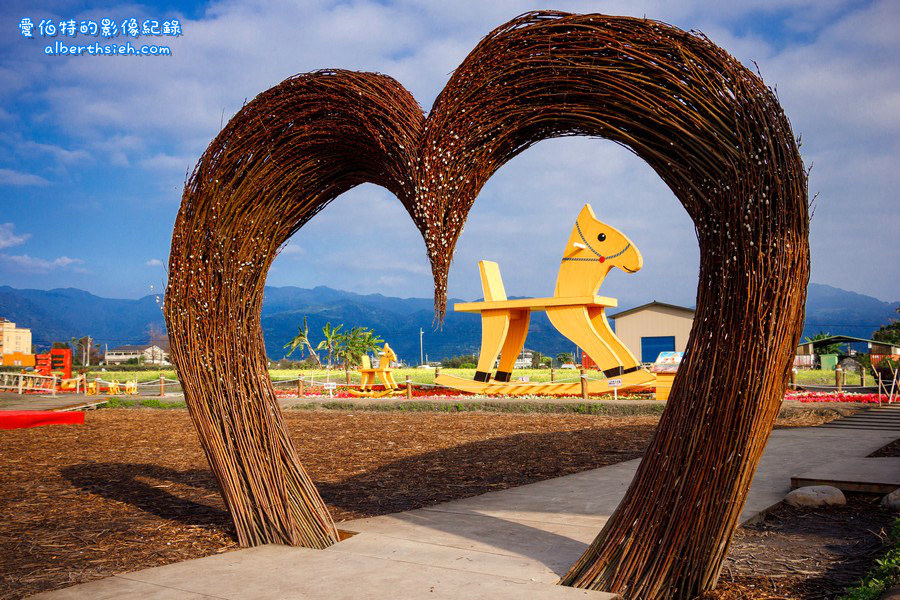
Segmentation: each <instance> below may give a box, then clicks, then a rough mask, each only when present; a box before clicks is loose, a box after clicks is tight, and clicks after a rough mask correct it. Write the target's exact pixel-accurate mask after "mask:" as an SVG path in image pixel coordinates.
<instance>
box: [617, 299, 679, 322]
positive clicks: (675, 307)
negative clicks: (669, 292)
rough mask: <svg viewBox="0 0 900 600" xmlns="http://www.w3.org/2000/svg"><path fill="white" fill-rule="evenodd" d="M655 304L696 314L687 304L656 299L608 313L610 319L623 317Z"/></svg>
mask: <svg viewBox="0 0 900 600" xmlns="http://www.w3.org/2000/svg"><path fill="white" fill-rule="evenodd" d="M653 306H662V307H663V308H674V309H675V310H683V311H685V312H689V313H691V314H692V315H693V314H694V312H695V311H694V309H693V308H688V307H686V306H679V305H677V304H668V303H666V302H657V301H656V300H654V301H653V302H648V303H647V304H641V305H640V306H635V307H634V308H629V309H628V310H623V311H621V312H617V313H615V314H612V315H607V316H608V317H609V318H610V319H615V318H616V317H622V316H624V315H630V314H631V313H634V312H638V311H641V310H644V309H647V308H650V307H653Z"/></svg>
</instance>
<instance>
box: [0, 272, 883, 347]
mask: <svg viewBox="0 0 900 600" xmlns="http://www.w3.org/2000/svg"><path fill="white" fill-rule="evenodd" d="M458 301H459V300H453V299H451V300H450V302H449V305H450V306H451V309H452V304H453V302H458ZM897 304H898V303H897V302H894V303H891V302H882V301H881V300H878V299H876V298H872V297H871V296H865V295H863V294H857V293H855V292H848V291H846V290H842V289H839V288H835V287H832V286H828V285H821V284H810V286H809V296H808V298H807V315H806V316H807V320H806V326H805V328H804V332H803V334H804V335H805V336H808V335H813V334H815V333H818V332H820V331H827V332H829V333H832V334H844V335H853V336H857V337H869V336H871V334H872V332H873V331H874V330H875V329H877V328H878V327H880V326H881V325H883V324H885V323H888V322H889V321H890V319H891V318H894V317H896V316H897V315H896V313H895V312H894V309H895V307H896V306H897ZM627 308H630V307H629V306H622V307H621V309H627ZM621 309H620V310H621ZM0 316H2V317H6V318H7V319H9V320H11V321H15V322H16V323H18V324H19V325H21V326H23V327H30V328H31V330H32V335H33V339H34V343H35V344H37V345H39V346H41V347H48V346H49V345H50V344H51V343H52V342H53V341H59V340H68V339H70V338H72V337H76V336H82V335H91V336H92V337H94V338H95V339H96V340H97V341H98V342H99V343H100V344H105V343H108V344H109V345H110V347H113V346H118V345H122V344H137V343H144V342H146V341H147V339H148V331H149V328H150V327H151V326H156V327H163V326H164V320H163V315H162V312H161V311H160V309H159V306H158V304H157V299H156V297H155V296H145V297H143V298H139V299H137V300H122V299H111V298H101V297H99V296H94V295H93V294H90V293H88V292H85V291H83V290H79V289H74V288H66V289H54V290H19V289H14V288H11V287H9V286H0ZM304 316H306V317H307V318H308V322H309V326H310V330H311V331H312V332H314V333H318V332H319V331H320V330H321V328H322V326H323V325H324V324H325V323H326V322H329V321H330V322H331V323H332V325H336V324H338V323H344V324H345V325H346V326H353V325H361V326H364V327H371V328H373V329H375V330H376V331H377V332H378V333H379V334H380V335H381V336H382V337H384V338H385V339H387V340H388V341H389V342H390V344H391V346H392V347H393V348H395V350H396V351H397V354H398V355H399V356H400V357H401V358H402V359H404V360H406V361H408V362H413V363H414V362H418V359H419V329H420V328H421V329H422V330H423V331H424V332H425V333H424V347H425V353H426V354H427V355H428V358H429V359H431V360H439V359H441V358H443V357H446V356H453V355H459V354H467V353H475V352H477V351H478V345H479V343H480V322H479V319H478V317H477V315H471V314H456V313H453V312H450V313H448V315H447V319H446V320H445V321H444V325H443V327H442V328H441V329H439V330H435V329H434V312H433V308H432V300H431V299H430V298H391V297H388V296H383V295H381V294H365V295H363V294H354V293H352V292H345V291H341V290H335V289H331V288H327V287H316V288H313V289H305V288H298V287H267V288H266V291H265V299H264V301H263V308H262V319H261V322H262V328H263V333H264V334H265V339H266V351H267V353H268V354H269V356H270V358H273V359H277V358H281V357H282V356H284V353H285V351H284V345H285V344H286V343H287V342H288V340H290V339H291V338H292V337H293V336H294V335H295V334H296V332H297V326H298V325H300V324H301V323H302V322H303V317H304ZM526 345H527V346H528V347H529V348H535V349H537V350H540V351H542V352H544V353H546V354H553V355H555V354H557V353H559V352H565V351H571V350H572V347H571V343H570V342H568V341H567V340H566V339H565V338H563V337H562V336H561V335H559V334H558V333H557V332H556V330H555V329H553V327H552V326H551V325H550V322H549V321H548V320H547V317H546V315H545V314H544V313H536V314H534V315H533V317H532V324H531V331H530V333H529V336H528V342H527V344H526Z"/></svg>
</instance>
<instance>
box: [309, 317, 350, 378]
mask: <svg viewBox="0 0 900 600" xmlns="http://www.w3.org/2000/svg"><path fill="white" fill-rule="evenodd" d="M343 326H344V324H343V323H341V324H340V325H338V326H337V327H335V328H333V329H332V327H331V322H330V321H329V322H328V323H325V327H323V328H322V335H323V336H324V337H325V339H324V340H322V341H321V342H319V345H318V346H316V350H325V351H327V352H328V368H329V369H330V368H331V367H332V365H333V364H334V349H335V342H336V341H337V340H338V335H339V333H338V332H340V330H341V327H343Z"/></svg>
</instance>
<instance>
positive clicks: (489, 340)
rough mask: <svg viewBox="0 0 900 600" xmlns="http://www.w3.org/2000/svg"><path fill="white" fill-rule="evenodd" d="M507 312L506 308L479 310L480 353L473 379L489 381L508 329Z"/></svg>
mask: <svg viewBox="0 0 900 600" xmlns="http://www.w3.org/2000/svg"><path fill="white" fill-rule="evenodd" d="M509 313H510V311H508V310H485V311H482V312H481V353H480V354H479V355H478V366H477V369H476V371H475V381H485V382H487V381H490V379H491V371H493V370H494V361H495V360H497V356H498V355H499V354H500V348H502V347H503V342H504V341H505V340H506V334H507V332H508V331H509Z"/></svg>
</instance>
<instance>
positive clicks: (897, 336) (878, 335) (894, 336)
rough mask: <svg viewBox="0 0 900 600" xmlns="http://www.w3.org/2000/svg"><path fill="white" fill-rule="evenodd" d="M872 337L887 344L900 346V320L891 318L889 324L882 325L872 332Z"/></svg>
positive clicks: (899, 307)
mask: <svg viewBox="0 0 900 600" xmlns="http://www.w3.org/2000/svg"><path fill="white" fill-rule="evenodd" d="M896 312H897V313H900V306H898V307H897V310H896ZM872 339H873V340H877V341H879V342H884V343H886V344H894V345H898V346H900V320H897V319H891V322H890V323H888V324H887V325H882V326H881V327H879V328H878V330H877V331H875V332H874V333H873V334H872Z"/></svg>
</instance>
